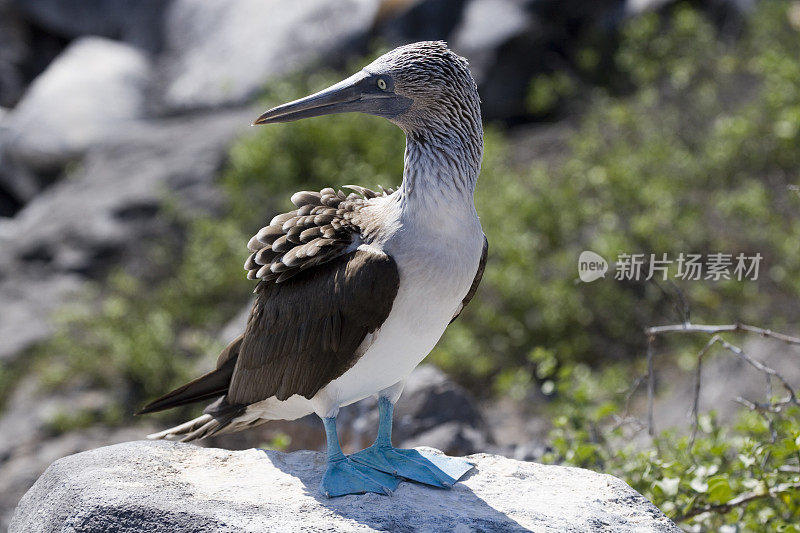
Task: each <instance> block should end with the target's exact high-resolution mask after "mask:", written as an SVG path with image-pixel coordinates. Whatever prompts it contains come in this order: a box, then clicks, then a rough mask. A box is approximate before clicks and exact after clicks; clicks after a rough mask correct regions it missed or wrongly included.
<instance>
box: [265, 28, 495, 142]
mask: <svg viewBox="0 0 800 533" xmlns="http://www.w3.org/2000/svg"><path fill="white" fill-rule="evenodd" d="M479 104H480V100H479V98H478V90H477V87H476V85H475V81H474V80H473V79H472V75H471V74H470V72H469V68H468V66H467V61H466V59H464V58H462V57H460V56H458V55H457V54H455V53H454V52H452V51H451V50H450V49H449V48H448V47H447V44H446V43H444V42H442V41H423V42H418V43H412V44H408V45H405V46H401V47H399V48H395V49H394V50H392V51H390V52H387V53H386V54H384V55H382V56H380V57H379V58H377V59H376V60H375V61H373V62H372V63H370V64H369V65H367V66H366V67H364V68H363V69H361V70H360V71H359V72H357V73H355V74H353V75H352V76H350V77H349V78H347V79H345V80H343V81H340V82H339V83H337V84H335V85H333V86H331V87H328V88H327V89H324V90H322V91H319V92H318V93H314V94H312V95H310V96H306V97H305V98H301V99H299V100H295V101H294V102H289V103H287V104H283V105H280V106H278V107H275V108H272V109H270V110H268V111H267V112H265V113H264V114H262V115H261V116H260V117H258V118H257V119H256V120H255V122H253V124H254V125H256V124H272V123H277V122H291V121H294V120H299V119H302V118H309V117H317V116H320V115H329V114H333V113H347V112H360V113H368V114H370V115H377V116H380V117H384V118H386V119H388V120H390V121H392V122H394V123H395V124H397V125H398V126H400V128H402V129H403V130H404V131H406V132H407V133H413V132H415V131H420V130H423V129H439V128H442V127H444V128H447V127H452V126H455V125H457V124H459V125H461V126H465V125H467V126H469V128H470V129H475V128H477V129H478V130H479V129H480V108H479ZM465 121H466V122H467V123H468V124H463V123H464V122H465Z"/></svg>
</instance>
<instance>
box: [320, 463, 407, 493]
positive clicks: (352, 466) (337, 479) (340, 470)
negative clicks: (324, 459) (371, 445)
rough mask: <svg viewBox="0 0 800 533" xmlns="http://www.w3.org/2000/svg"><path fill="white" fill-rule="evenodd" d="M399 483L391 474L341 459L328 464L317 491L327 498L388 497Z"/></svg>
mask: <svg viewBox="0 0 800 533" xmlns="http://www.w3.org/2000/svg"><path fill="white" fill-rule="evenodd" d="M399 483H400V480H399V479H398V478H397V477H395V476H393V475H391V474H387V473H384V472H379V471H377V470H374V469H372V468H368V467H365V466H362V465H360V464H358V463H355V462H353V461H351V460H350V459H349V458H347V457H342V458H341V459H337V460H335V461H329V462H328V467H327V469H326V470H325V475H323V476H322V484H321V485H320V487H319V490H320V492H322V494H323V495H324V496H326V497H328V498H335V497H336V496H344V495H345V494H364V493H366V492H374V493H376V494H387V495H390V494H391V493H392V491H394V490H395V489H396V488H397V485H398V484H399Z"/></svg>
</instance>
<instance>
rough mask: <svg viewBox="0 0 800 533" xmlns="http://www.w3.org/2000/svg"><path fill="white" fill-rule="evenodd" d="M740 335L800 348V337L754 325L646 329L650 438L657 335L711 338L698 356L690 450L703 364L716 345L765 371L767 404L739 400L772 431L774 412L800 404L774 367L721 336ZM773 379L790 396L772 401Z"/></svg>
mask: <svg viewBox="0 0 800 533" xmlns="http://www.w3.org/2000/svg"><path fill="white" fill-rule="evenodd" d="M736 332H743V333H754V334H757V335H760V336H762V337H768V338H771V339H775V340H779V341H782V342H785V343H787V344H790V345H796V346H800V338H798V337H793V336H791V335H786V334H784V333H776V332H774V331H772V330H770V329H765V328H759V327H756V326H751V325H748V324H738V323H737V324H722V325H710V324H692V323H690V322H685V323H683V324H670V325H666V326H653V327H650V328H646V329H645V334H646V335H647V385H648V386H647V410H648V412H647V419H648V428H649V434H650V436H653V435H654V434H655V429H654V424H653V404H654V396H655V393H654V388H655V384H654V382H655V376H654V375H653V343H654V341H655V338H656V336H658V335H663V334H666V333H705V334H708V335H711V338H710V339H709V340H708V342H707V343H706V344H705V346H704V347H703V348H702V349H701V350H700V351H699V352H698V354H697V369H696V370H695V381H694V399H693V403H692V434H691V438H690V441H689V442H690V445H689V449H690V450H691V448H692V445H693V444H694V441H695V438H696V436H697V428H698V426H699V409H700V386H701V375H702V365H703V357H704V356H705V355H706V353H708V351H709V350H710V349H711V348H712V347H713V346H714V345H715V344H719V345H720V346H722V347H723V348H725V349H726V350H728V351H729V352H731V353H733V354H735V355H736V356H738V357H739V358H741V359H742V360H743V361H745V362H746V363H747V364H749V365H750V366H752V367H753V368H755V369H756V370H758V371H759V372H763V373H764V375H765V376H766V378H767V391H766V394H767V401H766V402H765V403H763V404H760V403H756V402H751V401H749V400H744V399H742V398H739V399H737V401H738V402H739V403H741V404H742V405H744V406H746V407H748V408H749V409H752V410H754V411H758V412H759V413H761V414H762V416H764V417H765V419H766V420H767V421H768V422H769V424H770V428H772V419H771V418H770V417H769V416H767V415H768V414H770V413H780V412H781V411H782V410H783V409H784V408H785V407H786V406H788V405H800V403H798V400H797V394H796V393H795V391H794V389H793V388H792V386H791V385H789V382H788V381H786V379H785V378H784V377H783V376H782V375H781V374H780V373H778V371H776V370H775V369H774V368H771V367H769V366H767V365H766V364H764V363H763V362H761V361H759V360H757V359H755V358H753V357H752V356H750V355H749V354H748V353H747V352H745V351H744V350H743V349H742V348H740V347H739V346H737V345H735V344H731V343H730V342H728V341H727V340H725V339H724V338H722V336H721V335H720V334H721V333H736ZM772 378H775V379H777V380H778V381H779V382H780V383H781V385H782V386H783V388H784V389H785V390H786V392H787V393H788V396H787V397H786V398H784V399H782V400H777V401H773V400H772Z"/></svg>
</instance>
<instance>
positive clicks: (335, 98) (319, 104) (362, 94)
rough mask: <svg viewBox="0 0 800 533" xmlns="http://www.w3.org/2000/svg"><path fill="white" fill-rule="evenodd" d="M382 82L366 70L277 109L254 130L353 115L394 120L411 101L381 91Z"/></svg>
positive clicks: (263, 116)
mask: <svg viewBox="0 0 800 533" xmlns="http://www.w3.org/2000/svg"><path fill="white" fill-rule="evenodd" d="M378 78H379V76H375V75H372V74H370V73H369V72H367V71H364V70H362V71H360V72H357V73H356V74H353V75H352V76H350V77H349V78H347V79H346V80H342V81H340V82H339V83H337V84H336V85H332V86H330V87H328V88H327V89H323V90H322V91H319V92H318V93H314V94H312V95H310V96H306V97H305V98H300V99H299V100H295V101H294V102H289V103H288V104H283V105H279V106H278V107H273V108H272V109H270V110H269V111H266V112H265V113H263V114H262V115H261V116H260V117H258V118H257V119H256V120H255V121H254V122H253V126H256V125H258V124H275V123H278V122H292V121H294V120H300V119H303V118H310V117H319V116H322V115H331V114H334V113H349V112H359V113H368V114H370V115H378V116H381V117H385V118H393V117H395V116H397V115H399V114H400V113H402V112H403V111H405V110H406V109H408V108H409V107H410V106H411V103H412V100H411V99H410V98H406V97H404V96H399V95H396V94H394V92H393V91H385V90H381V89H380V88H379V87H378V85H377V79H378Z"/></svg>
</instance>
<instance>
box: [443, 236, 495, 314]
mask: <svg viewBox="0 0 800 533" xmlns="http://www.w3.org/2000/svg"><path fill="white" fill-rule="evenodd" d="M488 255H489V239H487V238H486V235H484V236H483V252H481V260H480V262H478V271H477V272H476V273H475V279H473V280H472V285H470V287H469V290H468V291H467V295H466V296H464V299H463V300H461V306H460V307H459V308H458V311H457V312H456V314H455V315H454V316H453V318H451V319H450V323H451V324H452V323H453V320H455V319H456V318H458V316H459V315H460V314H461V311H463V310H464V308H465V307H466V306H467V304H468V303H469V301H470V300H472V297H473V296H475V293H476V292H478V285H480V284H481V278H483V271H484V270H486V257H487V256H488Z"/></svg>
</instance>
